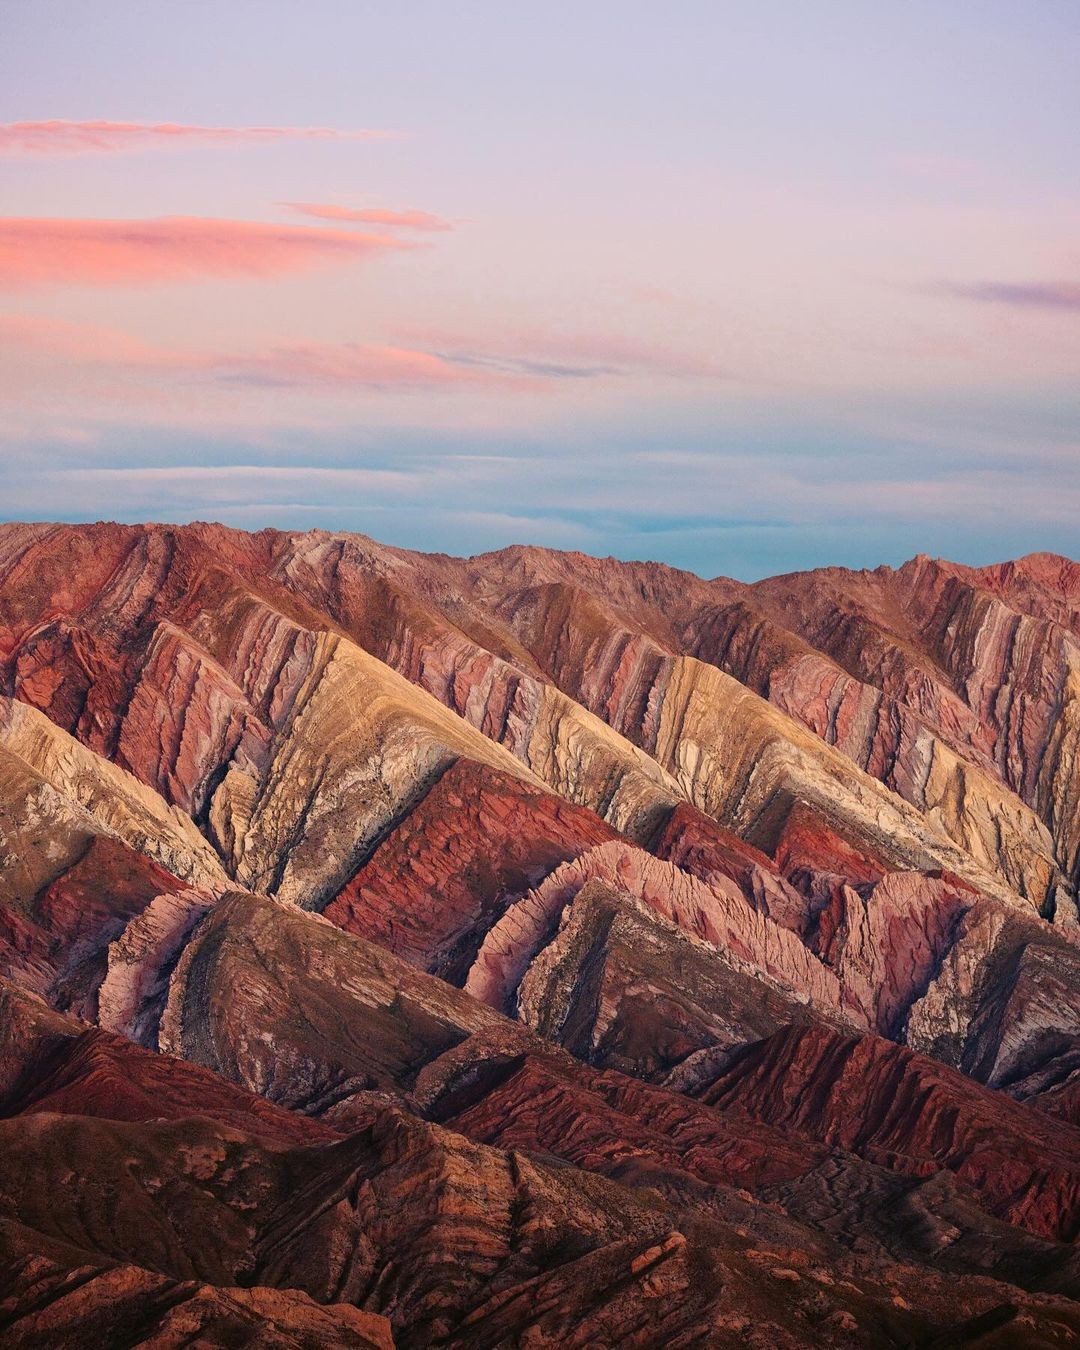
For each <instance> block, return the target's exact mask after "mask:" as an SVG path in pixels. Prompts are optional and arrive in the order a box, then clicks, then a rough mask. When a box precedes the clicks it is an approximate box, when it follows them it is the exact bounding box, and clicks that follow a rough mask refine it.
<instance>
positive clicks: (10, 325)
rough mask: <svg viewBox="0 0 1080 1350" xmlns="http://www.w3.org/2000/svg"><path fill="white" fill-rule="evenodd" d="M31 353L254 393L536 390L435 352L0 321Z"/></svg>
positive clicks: (4, 338)
mask: <svg viewBox="0 0 1080 1350" xmlns="http://www.w3.org/2000/svg"><path fill="white" fill-rule="evenodd" d="M3 348H8V349H10V350H19V351H22V352H23V353H31V354H37V355H38V356H39V357H40V358H44V359H45V360H46V362H49V363H64V369H63V371H62V378H63V379H64V380H65V381H69V380H70V378H71V371H72V368H78V367H83V368H86V369H87V370H90V371H94V370H98V371H100V370H101V369H107V370H109V371H110V372H115V373H124V372H127V373H129V374H138V373H140V372H142V373H146V372H149V373H152V374H156V375H158V376H169V375H173V376H187V377H195V378H202V379H205V380H211V381H214V382H216V383H218V384H222V385H235V386H250V387H254V388H259V387H266V388H297V389H300V388H307V389H320V388H321V389H331V388H334V389H350V388H352V389H365V388H366V389H387V388H403V389H408V388H430V387H439V386H452V385H472V386H475V385H488V386H496V387H502V388H506V389H513V388H525V387H536V385H537V383H538V380H539V378H542V377H543V376H544V375H550V374H551V373H552V372H546V371H543V370H536V371H524V370H503V369H492V368H485V367H483V366H478V367H472V366H469V365H467V364H462V363H459V362H455V361H451V360H448V359H447V358H446V357H444V356H441V355H439V354H438V353H437V352H430V351H423V350H420V349H418V348H412V347H403V346H393V345H387V344H380V343H370V342H338V343H329V342H291V343H279V344H274V345H270V346H268V347H265V348H263V349H261V350H257V351H248V352H226V351H191V350H182V349H174V348H169V347H165V346H161V345H155V344H153V343H149V342H145V341H143V340H142V339H140V338H137V337H133V336H131V335H129V334H126V333H121V332H118V331H116V330H115V329H111V328H100V327H97V326H96V325H91V324H76V323H68V322H65V321H62V320H56V319H43V318H36V317H30V316H22V315H0V350H2V349H3Z"/></svg>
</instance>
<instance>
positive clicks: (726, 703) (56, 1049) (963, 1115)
mask: <svg viewBox="0 0 1080 1350" xmlns="http://www.w3.org/2000/svg"><path fill="white" fill-rule="evenodd" d="M1078 886H1080V564H1077V563H1075V562H1072V561H1069V560H1068V559H1066V558H1063V557H1058V556H1055V555H1050V554H1034V555H1030V556H1028V557H1025V558H1021V559H1019V560H1017V561H1015V562H1007V563H1002V564H1000V565H995V566H991V567H981V568H973V567H966V566H961V565H958V564H953V563H948V562H943V561H940V560H935V559H931V558H929V557H925V556H919V557H916V558H914V559H913V560H912V561H910V562H908V563H905V564H904V565H903V566H902V567H899V568H897V569H892V568H887V567H882V568H878V569H876V570H874V571H849V570H845V569H840V568H827V569H820V570H817V571H811V572H805V573H797V574H792V575H788V576H783V577H776V578H772V579H769V580H766V581H762V582H758V583H755V584H745V583H741V582H736V581H731V580H727V579H723V578H718V579H715V580H712V581H706V580H703V579H701V578H700V577H697V576H695V575H692V574H690V573H687V572H681V571H678V570H675V569H673V568H670V567H666V566H663V565H660V564H656V563H626V562H618V561H616V560H614V559H597V558H592V557H588V556H585V555H583V554H576V553H560V552H554V551H551V550H546V549H541V548H533V547H516V548H510V549H505V550H503V551H501V552H497V553H490V554H484V555H480V556H477V557H473V558H468V559H461V558H453V557H448V556H443V555H434V554H423V553H415V552H409V551H406V550H402V549H397V548H392V547H388V546H383V545H380V544H378V543H375V542H374V541H372V540H370V539H367V538H365V537H363V536H360V535H354V534H333V533H327V532H324V531H311V532H307V533H284V532H278V531H273V530H264V531H261V532H259V533H257V534H248V533H244V532H242V531H237V530H231V529H227V528H225V527H223V526H219V525H211V524H195V525H188V526H166V525H146V526H121V525H112V524H99V525H47V524H11V525H6V526H0V1160H2V1161H0V1341H2V1342H3V1343H4V1344H5V1345H7V1344H10V1345H12V1346H33V1347H54V1346H64V1347H66V1346H72V1347H76V1346H78V1347H82V1346H85V1345H87V1344H92V1343H95V1342H97V1343H101V1344H105V1345H109V1346H136V1345H138V1346H144V1345H145V1346H160V1347H173V1346H181V1345H191V1344H199V1345H211V1346H239V1345H245V1346H259V1347H263V1346H267V1347H271V1346H272V1347H278V1346H281V1347H284V1346H305V1347H309V1346H310V1347H315V1346H373V1347H388V1346H391V1345H397V1346H403V1347H426V1346H455V1347H456V1346H460V1347H497V1346H519V1347H530V1348H534V1347H540V1346H560V1347H563V1346H567V1347H582V1348H583V1350H584V1347H600V1346H613V1347H614V1346H627V1347H642V1348H643V1350H644V1348H645V1347H652V1346H660V1345H663V1346H670V1347H690V1346H728V1345H731V1346H752V1347H762V1348H763V1350H764V1348H765V1347H769V1348H772V1347H791V1348H795V1347H804V1346H897V1347H901V1346H940V1347H944V1346H966V1345H972V1346H976V1345H977V1346H978V1347H992V1348H994V1350H999V1348H1004V1347H1031V1346H1055V1347H1056V1346H1062V1347H1064V1346H1075V1345H1076V1344H1078V1343H1080V1302H1078V1301H1077V1300H1078V1298H1080V1257H1078V1255H1077V1249H1076V1246H1075V1242H1076V1239H1077V1236H1078V1234H1080V917H1078Z"/></svg>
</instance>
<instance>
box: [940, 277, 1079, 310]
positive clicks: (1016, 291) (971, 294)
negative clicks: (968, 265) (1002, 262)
mask: <svg viewBox="0 0 1080 1350" xmlns="http://www.w3.org/2000/svg"><path fill="white" fill-rule="evenodd" d="M935 290H937V291H938V292H944V293H945V294H947V295H954V296H957V297H958V298H959V299H961V300H980V301H982V302H983V303H984V304H991V305H1013V306H1016V307H1018V308H1022V309H1067V310H1071V309H1076V310H1080V282H1075V281H1030V282H1010V281H976V282H949V283H946V284H944V285H941V286H938V287H935Z"/></svg>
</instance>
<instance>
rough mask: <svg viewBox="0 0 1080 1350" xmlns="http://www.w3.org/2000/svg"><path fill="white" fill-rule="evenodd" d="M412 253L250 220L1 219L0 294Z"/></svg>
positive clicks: (246, 273) (379, 242) (262, 273)
mask: <svg viewBox="0 0 1080 1350" xmlns="http://www.w3.org/2000/svg"><path fill="white" fill-rule="evenodd" d="M410 247H415V245H410V244H407V243H405V242H404V241H402V240H400V239H395V238H393V237H391V236H389V235H382V234H365V233H361V232H360V231H357V230H331V229H322V228H319V227H315V226H310V225H268V224H263V223H261V222H258V221H248V220H207V219H203V218H201V217H189V216H173V217H163V218H161V219H157V220H68V219H35V218H30V217H13V216H8V217H0V286H7V287H21V286H48V285H83V286H143V285H152V284H155V283H159V282H172V281H187V280H191V279H193V278H198V277H268V276H279V275H282V274H284V273H289V272H299V271H303V270H306V269H307V268H309V267H315V266H320V265H325V264H329V263H334V262H348V261H350V260H352V259H355V258H363V257H370V256H373V255H375V254H378V253H383V252H386V251H388V250H392V249H404V248H410Z"/></svg>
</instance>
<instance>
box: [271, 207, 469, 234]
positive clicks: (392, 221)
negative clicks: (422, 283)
mask: <svg viewBox="0 0 1080 1350" xmlns="http://www.w3.org/2000/svg"><path fill="white" fill-rule="evenodd" d="M280 205H281V206H287V207H288V208H289V210H290V211H297V212H299V213H300V215H302V216H311V217H313V218H314V219H315V220H334V221H338V222H340V223H341V224H349V225H388V226H397V227H399V228H401V229H406V230H433V231H441V230H452V229H453V228H454V227H453V225H451V224H450V222H449V221H448V220H443V218H442V217H441V216H433V215H432V214H431V212H430V211H384V210H382V209H381V208H380V207H370V208H368V207H365V208H363V209H357V208H354V207H351V206H335V205H333V204H332V203H330V202H281V203H280Z"/></svg>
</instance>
